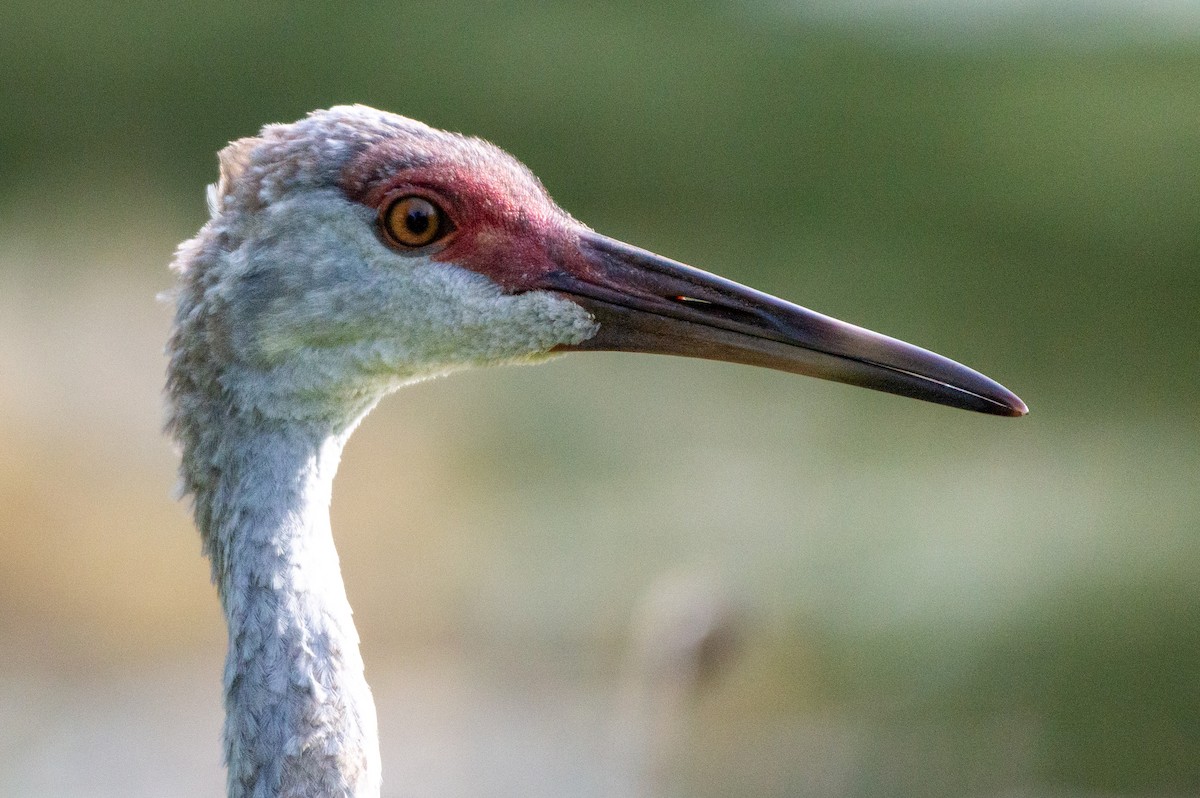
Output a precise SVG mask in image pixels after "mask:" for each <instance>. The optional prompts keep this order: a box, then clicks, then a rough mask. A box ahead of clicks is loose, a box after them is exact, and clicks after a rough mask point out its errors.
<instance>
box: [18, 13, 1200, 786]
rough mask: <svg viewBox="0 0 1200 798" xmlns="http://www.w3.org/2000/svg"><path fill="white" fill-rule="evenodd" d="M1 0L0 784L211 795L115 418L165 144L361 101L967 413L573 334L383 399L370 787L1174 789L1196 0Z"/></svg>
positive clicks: (349, 513)
mask: <svg viewBox="0 0 1200 798" xmlns="http://www.w3.org/2000/svg"><path fill="white" fill-rule="evenodd" d="M1197 8H1198V7H1197V6H1195V5H1193V4H1190V3H1180V2H1166V0H1164V1H1163V2H1157V3H1156V2H1147V3H1127V4H1125V3H1120V2H1117V1H1116V0H1113V2H1111V3H1104V2H1088V0H1061V1H1060V2H1049V0H1046V2H1037V1H1036V0H1029V1H1028V2H1002V1H1001V0H993V1H992V2H983V1H982V0H981V1H980V2H975V3H967V2H952V0H944V2H934V1H932V0H924V1H922V0H896V1H895V2H888V3H879V4H871V3H850V2H844V3H840V2H833V0H829V1H828V2H818V3H803V2H787V1H786V0H773V1H763V2H753V1H751V0H745V1H744V2H737V1H736V0H734V1H733V2H713V3H703V4H675V3H654V4H642V3H633V2H627V3H617V4H612V5H603V6H601V5H595V6H591V5H588V6H584V5H583V4H573V3H531V4H512V3H499V2H496V3H478V4H445V5H440V4H433V5H431V4H398V3H379V4H363V3H348V4H287V3H277V2H256V3H236V2H211V3H203V4H201V3H195V4H170V3H158V2H153V3H152V2H142V1H141V0H126V1H125V2H122V3H119V4H105V3H74V2H70V3H68V2H45V3H38V4H34V3H27V2H23V1H21V0H19V1H18V2H16V3H13V2H8V3H4V4H3V5H0V109H2V112H0V794H4V795H12V796H75V795H78V796H143V795H144V796H171V795H210V796H216V795H219V794H221V791H222V786H223V778H224V776H223V773H222V771H221V767H220V760H219V744H218V740H219V728H220V719H221V709H220V692H219V678H220V671H221V666H222V660H223V656H224V635H223V626H222V623H221V617H220V612H219V608H218V605H217V601H216V598H215V594H214V592H213V590H212V588H211V586H210V585H209V583H208V569H207V564H206V563H205V562H204V561H203V560H202V559H201V557H200V553H199V545H198V540H197V536H196V534H195V532H194V530H193V529H192V527H191V524H190V519H189V518H188V515H187V512H186V508H185V507H184V506H183V505H182V504H181V503H178V502H176V501H174V500H173V498H172V495H171V493H172V486H173V482H174V467H175V456H174V453H173V452H172V450H171V448H170V446H169V444H168V443H167V442H166V441H165V440H164V438H163V437H162V435H161V434H160V426H161V420H162V416H163V413H162V401H161V397H160V386H161V382H162V373H163V367H164V360H163V357H162V354H161V350H162V344H163V341H164V338H165V336H166V334H167V329H168V324H169V317H170V308H169V306H168V305H167V304H165V303H163V302H160V301H156V298H155V297H156V295H157V294H159V293H160V292H163V291H165V290H168V289H169V288H170V285H171V276H170V274H169V273H168V271H167V269H166V264H167V262H168V261H169V260H170V258H171V254H172V250H173V247H174V246H175V244H176V243H177V242H178V241H180V240H181V239H183V238H186V237H188V236H190V235H191V234H192V233H193V232H194V231H195V230H196V229H197V228H198V227H199V226H200V225H201V224H202V223H203V222H204V220H205V216H206V212H205V208H204V203H203V187H204V185H205V184H207V183H208V182H211V181H212V180H213V179H214V178H215V174H216V168H215V167H216V161H215V157H214V152H215V151H216V150H217V149H219V148H220V147H221V146H223V145H224V144H225V142H227V141H228V140H230V139H232V138H237V137H240V136H243V135H249V134H252V133H254V132H255V131H256V130H257V129H258V128H259V127H260V126H261V125H262V124H264V123H268V122H276V121H290V120H293V119H295V118H297V117H299V116H301V115H303V114H304V113H306V112H307V111H309V110H311V109H313V108H317V107H325V106H329V105H332V104H337V103H344V102H364V103H368V104H371V105H376V106H379V107H382V108H386V109H389V110H393V111H397V112H401V113H404V114H407V115H410V116H414V117H417V118H420V119H423V120H425V121H427V122H429V123H431V124H434V125H437V126H441V127H447V128H450V129H454V130H461V131H465V132H470V133H474V134H477V135H482V136H485V137H487V138H489V139H491V140H492V141H495V142H496V143H498V144H500V145H501V146H503V147H505V148H506V149H509V150H510V151H512V152H514V153H515V154H517V155H518V156H519V157H520V158H521V159H523V160H524V161H525V162H526V163H528V164H529V165H530V166H531V167H532V169H533V170H534V171H535V172H536V173H537V174H539V175H540V176H541V177H542V179H543V180H544V182H545V183H546V185H547V186H548V187H549V189H550V190H551V192H552V193H553V194H554V195H555V196H556V198H557V199H558V200H559V202H560V203H561V204H562V205H563V206H564V207H566V208H567V209H568V210H570V211H571V212H572V213H573V214H575V215H576V216H577V217H579V218H580V219H582V220H584V221H586V222H588V223H589V224H591V225H592V226H593V227H596V228H597V229H599V230H601V231H604V232H606V233H608V234H611V235H614V236H617V237H620V238H623V239H625V240H629V241H632V242H635V243H637V244H639V245H642V246H645V247H647V248H650V249H654V250H656V251H659V252H661V253H663V254H666V255H669V256H672V257H675V258H678V259H680V260H684V261H686V262H690V263H693V264H695V265H697V266H701V267H703V268H707V269H710V270H713V271H717V272H719V273H722V274H725V275H727V276H729V277H732V278H734V279H737V280H739V281H742V282H746V283H750V284H752V285H755V286H756V287H759V288H762V289H764V290H768V291H770V292H772V293H776V294H779V295H782V296H785V297H788V298H792V299H795V300H797V301H799V302H800V303H801V304H805V305H808V306H810V307H813V308H816V309H819V310H822V311H825V312H827V313H830V314H833V315H836V316H839V317H842V318H846V319H848V320H851V321H854V322H857V323H860V324H864V325H866V326H870V327H872V328H874V329H878V330H880V331H883V332H887V333H889V334H892V335H896V336H898V337H902V338H905V339H907V340H910V341H913V342H915V343H919V344H921V345H923V346H927V347H929V348H932V349H934V350H936V351H939V352H943V353H944V354H947V355H949V356H951V357H954V358H956V359H959V360H962V361H964V362H967V363H969V364H971V365H973V366H976V367H978V368H980V369H981V370H983V371H985V372H986V373H988V374H989V375H991V376H993V377H996V378H997V379H999V380H1001V381H1002V382H1004V383H1005V384H1007V385H1008V386H1010V387H1011V388H1013V389H1014V390H1016V391H1017V392H1018V393H1019V394H1020V395H1021V396H1022V397H1023V398H1024V399H1025V400H1026V401H1027V402H1028V403H1029V404H1030V406H1031V407H1032V409H1033V412H1032V415H1030V416H1029V417H1028V418H1025V419H1022V420H1007V419H997V418H991V417H982V416H975V415H971V414H967V413H962V412H956V411H951V410H947V409H945V408H940V407H935V406H931V405H925V404H921V403H917V402H911V401H905V400H901V399H898V398H896V397H889V396H882V395H876V394H872V393H870V392H866V391H860V390H856V389H851V388H847V387H844V386H838V385H832V384H827V383H820V382H817V381H813V380H806V379H801V378H797V377H792V376H789V375H783V374H777V373H771V372H765V371H763V372H760V371H755V370H752V369H746V368H739V367H736V366H729V365H724V364H713V363H701V362H695V361H683V360H675V359H670V358H651V357H642V356H632V355H627V356H608V355H580V356H575V357H572V358H566V359H563V360H560V361H557V362H555V363H553V364H551V365H548V366H544V367H539V368H514V369H500V370H493V371H484V372H477V373H470V374H463V375H458V376H455V377H453V378H448V379H444V380H440V381H435V382H432V383H427V384H423V385H420V386H417V387H415V388H412V389H409V390H406V391H404V392H403V393H402V394H400V395H398V396H397V397H394V398H392V399H391V400H389V401H387V402H385V403H384V404H383V405H382V406H381V407H380V408H379V409H378V410H377V411H376V412H375V414H374V415H373V416H372V417H370V418H369V419H368V420H367V421H366V423H365V424H364V425H363V427H362V428H361V430H360V432H359V433H358V434H357V435H356V436H355V438H354V440H353V441H352V442H351V443H350V445H349V447H348V449H347V451H346V456H345V460H344V464H343V467H342V471H341V475H340V477H339V480H338V485H337V489H336V491H335V496H334V505H333V517H334V528H335V530H336V534H337V538H338V544H339V547H340V550H341V553H342V561H343V567H344V571H345V577H346V580H347V584H348V590H349V593H350V597H351V601H352V603H353V604H354V606H355V608H356V617H357V619H358V621H359V624H360V628H361V632H362V636H363V648H364V656H365V658H366V662H367V668H368V676H369V677H370V679H371V681H372V683H373V685H374V688H375V692H376V695H377V698H378V701H379V712H380V719H381V734H382V739H383V749H384V750H383V753H384V759H385V781H386V786H385V794H386V795H389V796H409V795H414V796H415V795H437V796H467V795H472V796H539V795H551V794H556V795H561V794H567V795H580V796H616V795H643V796H668V795H670V796H683V795H688V796H730V795H745V796H796V795H811V796H962V795H976V796H987V795H1006V796H1013V795H1029V796H1043V795H1045V796H1066V795H1070V796H1093V795H1094V796H1099V795H1104V796H1118V795H1119V796H1166V795H1191V794H1196V793H1197V792H1200V413H1197V390H1198V389H1200V370H1198V369H1197V355H1198V354H1200V321H1198V319H1197V311H1198V309H1200V269H1198V268H1197V267H1198V266H1200V224H1197V221H1198V219H1197V217H1198V211H1200V146H1198V144H1200V141H1198V133H1200V11H1198V10H1197Z"/></svg>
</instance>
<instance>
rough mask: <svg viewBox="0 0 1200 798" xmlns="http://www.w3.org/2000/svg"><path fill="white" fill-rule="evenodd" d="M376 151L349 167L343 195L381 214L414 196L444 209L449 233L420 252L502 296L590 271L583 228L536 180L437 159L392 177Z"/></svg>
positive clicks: (513, 171)
mask: <svg viewBox="0 0 1200 798" xmlns="http://www.w3.org/2000/svg"><path fill="white" fill-rule="evenodd" d="M377 149H378V148H373V149H371V150H368V151H367V152H365V153H363V154H362V155H361V156H359V157H358V158H356V159H355V160H354V161H353V162H351V164H350V166H349V167H348V168H347V169H346V172H345V173H344V176H343V179H342V187H343V189H344V190H345V191H346V193H347V195H348V196H349V197H350V198H351V199H352V200H354V201H356V202H359V203H361V204H363V205H366V206H367V207H369V208H371V209H373V210H375V211H376V213H378V214H380V215H382V214H383V212H384V211H385V210H386V209H387V208H388V207H389V206H390V205H391V204H392V202H394V201H395V200H396V199H398V198H400V197H403V196H419V197H423V198H424V199H427V200H429V201H430V202H432V203H433V204H434V205H436V206H437V207H438V208H440V209H441V211H442V213H443V214H444V216H445V218H444V221H445V222H448V223H449V226H450V227H451V232H450V233H449V234H447V235H445V236H443V237H442V238H440V239H438V240H437V241H435V242H433V243H431V244H428V245H426V246H424V247H418V248H416V249H408V248H406V247H403V246H402V245H399V244H396V243H394V242H391V241H388V239H387V238H386V237H384V236H383V235H382V233H381V238H383V240H384V241H385V242H387V243H388V245H389V246H391V247H393V248H394V249H396V250H397V251H401V252H425V253H429V254H430V255H431V256H432V258H433V259H434V260H437V261H444V262H448V263H453V264H455V265H457V266H461V267H464V268H467V269H470V270H472V271H475V272H478V273H479V274H482V275H485V276H487V277H489V278H490V279H492V280H494V281H495V282H496V283H498V284H499V285H500V287H501V288H502V289H503V290H504V291H505V292H506V293H520V292H523V291H529V290H532V289H536V288H538V287H539V284H540V281H541V278H542V277H543V276H544V275H546V274H547V273H549V272H551V271H564V270H566V271H571V272H573V273H576V274H581V275H582V274H586V273H589V272H590V271H591V268H592V267H591V264H590V263H589V261H588V260H587V259H586V258H585V257H584V255H583V253H582V252H581V251H580V249H579V236H578V232H577V231H578V230H579V229H580V227H581V226H580V225H579V223H578V222H576V221H575V220H574V219H572V218H571V217H570V216H568V215H567V214H566V212H564V211H563V210H562V209H561V208H559V207H558V206H557V205H556V204H555V203H554V201H553V200H551V199H550V197H549V196H548V195H547V194H546V191H545V189H543V188H542V186H541V184H540V183H539V182H538V181H537V179H536V178H535V177H533V176H532V175H531V174H529V173H528V172H527V171H525V170H524V169H523V167H519V166H516V165H515V164H514V165H510V164H508V163H505V162H503V161H501V162H499V163H494V164H491V163H488V164H484V165H483V168H481V164H480V163H479V162H477V161H471V162H466V163H464V162H461V161H459V160H450V159H436V160H435V161H434V162H433V163H432V164H429V165H413V166H401V167H400V168H398V169H396V170H394V171H390V170H388V169H387V165H386V164H387V161H388V160H390V158H389V155H390V153H388V152H387V151H386V150H383V151H382V152H377V151H376V150H377Z"/></svg>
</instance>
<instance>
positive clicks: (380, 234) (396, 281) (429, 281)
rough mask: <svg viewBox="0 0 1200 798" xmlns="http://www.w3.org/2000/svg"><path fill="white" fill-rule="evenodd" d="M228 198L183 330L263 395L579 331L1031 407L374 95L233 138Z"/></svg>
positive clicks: (482, 355) (970, 401) (983, 406)
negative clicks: (611, 228)
mask: <svg viewBox="0 0 1200 798" xmlns="http://www.w3.org/2000/svg"><path fill="white" fill-rule="evenodd" d="M210 207H211V211H212V219H211V221H210V222H209V223H208V224H207V225H206V226H205V228H204V229H203V230H202V231H201V232H200V234H199V235H198V236H197V237H196V238H195V239H193V240H191V241H189V242H186V243H185V244H184V245H182V246H181V248H180V252H179V254H178V255H177V258H176V267H177V269H178V270H179V271H180V272H181V274H182V283H181V296H180V302H179V310H178V316H177V330H179V329H183V328H189V330H190V334H191V335H192V336H193V337H194V336H196V335H197V334H199V335H200V337H201V338H202V339H204V341H205V345H206V346H207V347H208V348H209V349H211V350H212V351H211V353H210V354H209V355H207V357H209V358H212V357H214V356H215V357H218V358H219V359H220V361H221V364H220V376H219V380H220V382H221V385H222V388H223V389H224V390H227V391H231V392H240V394H241V395H240V397H239V401H240V403H241V404H243V405H252V406H254V407H256V408H257V409H258V410H259V411H261V412H263V413H265V414H266V415H287V416H296V415H306V414H314V413H316V414H329V413H335V414H336V413H340V412H343V411H345V410H347V409H349V412H351V413H359V414H361V411H362V410H364V409H365V408H367V407H369V406H370V405H371V404H373V402H374V401H375V400H377V399H378V397H379V396H382V395H383V394H384V393H386V392H387V391H388V390H390V389H392V388H394V387H396V386H398V385H400V384H403V383H404V382H408V381H412V380H415V379H420V378H423V377H427V376H432V375H435V374H440V373H445V372H448V371H452V370H455V369H458V368H463V367H467V366H472V365H483V364H490V363H499V362H514V361H522V360H533V359H540V358H544V357H546V356H549V355H553V354H556V353H561V352H567V351H583V350H607V351H634V352H654V353H664V354H675V355H684V356H690V357H699V358H708V359H715V360H726V361H733V362H738V363H745V364H750V365H757V366H765V367H768V368H773V369H779V370H783V371H789V372H794V373H799V374H807V375H811V376H816V377H821V378H824V379H829V380H835V381H838V382H844V383H850V384H853V385H859V386H863V387H867V388H872V389H875V390H880V391H887V392H890V393H895V394H900V395H904V396H910V397H914V398H917V399H923V400H926V401H930V402H936V403H939V404H943V405H949V406H953V407H959V408H964V409H968V410H975V411H979V412H983V413H990V414H995V415H1004V416H1019V415H1024V414H1025V413H1026V412H1027V410H1026V407H1025V405H1024V403H1023V402H1022V401H1021V400H1020V399H1019V398H1017V396H1016V395H1014V394H1013V393H1011V392H1010V391H1008V390H1007V389H1005V388H1004V387H1003V386H1001V385H999V384H998V383H996V382H994V381H992V380H991V379H989V378H987V377H985V376H983V375H982V374H980V373H978V372H976V371H974V370H972V369H970V368H967V367H966V366H963V365H960V364H958V363H955V362H954V361H952V360H949V359H947V358H944V357H941V356H940V355H936V354H934V353H932V352H929V351H927V350H924V349H921V348H919V347H916V346H912V345H910V344H907V343H904V342H902V341H899V340H896V339H893V338H889V337H887V336H884V335H880V334H878V333H874V332H870V331H868V330H865V329H863V328H860V327H856V326H854V325H851V324H847V323H844V322H841V321H837V320H835V319H833V318H830V317H828V316H824V315H822V314H820V313H816V312H814V311H810V310H807V309H805V308H802V307H800V306H798V305H794V304H791V303H789V302H785V301H783V300H781V299H777V298H775V297H772V296H769V295H767V294H764V293H761V292H759V291H755V290H753V289H751V288H747V287H745V286H742V285H739V284H737V283H734V282H732V281H730V280H726V279H724V278H721V277H718V276H716V275H713V274H709V273H707V272H703V271H700V270H698V269H694V268H691V267H689V266H686V265H684V264H682V263H678V262H676V261H672V260H669V259H667V258H663V257H660V256H658V255H655V254H653V253H650V252H647V251H645V250H642V249H639V248H637V247H633V246H630V245H628V244H625V243H622V242H619V241H616V240H614V239H611V238H608V237H606V236H603V235H600V234H598V233H596V232H594V231H592V230H590V229H589V228H587V227H586V226H584V225H583V224H581V223H580V222H578V221H576V220H575V219H573V218H572V217H571V216H570V215H569V214H567V213H566V212H565V211H563V210H562V209H561V208H559V207H558V205H557V204H555V202H554V201H553V200H552V199H551V198H550V196H549V194H548V193H547V192H546V190H545V189H544V188H543V187H542V184H541V183H540V182H539V181H538V179H537V178H536V177H534V175H533V174H532V173H531V172H530V171H529V170H528V169H527V168H525V167H524V166H523V165H522V164H521V163H519V162H518V161H517V160H516V159H514V158H513V157H512V156H510V155H508V154H507V153H505V152H504V151H502V150H500V149H499V148H497V147H495V146H493V145H491V144H488V143H486V142H483V141H481V140H479V139H474V138H468V137H465V136H460V135H457V134H453V133H446V132H443V131H439V130H435V129H433V128H430V127H428V126H426V125H423V124H421V123H419V122H415V121H413V120H409V119H406V118H403V117H399V116H395V115H392V114H388V113H384V112H381V111H376V110H374V109H371V108H366V107H364V106H342V107H336V108H332V109H330V110H327V111H318V112H315V113H313V114H311V115H310V116H308V117H307V118H305V119H303V120H301V121H299V122H296V123H294V124H291V125H272V126H268V127H266V128H264V129H263V131H262V133H261V134H260V135H259V136H258V137H254V138H249V139H242V140H240V141H237V142H234V143H233V144H231V145H230V146H229V147H228V148H226V149H225V150H224V151H223V152H222V153H221V179H220V182H219V183H218V184H217V185H216V186H214V187H213V188H212V189H211V190H210ZM182 346H185V342H184V341H183V336H182V335H181V334H180V333H179V332H177V338H176V341H175V343H174V344H173V348H174V349H179V348H180V347H182Z"/></svg>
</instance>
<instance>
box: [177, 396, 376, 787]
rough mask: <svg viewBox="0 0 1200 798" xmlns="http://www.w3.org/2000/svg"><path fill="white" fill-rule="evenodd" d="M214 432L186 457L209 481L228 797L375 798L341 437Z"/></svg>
mask: <svg viewBox="0 0 1200 798" xmlns="http://www.w3.org/2000/svg"><path fill="white" fill-rule="evenodd" d="M224 421H225V424H224V427H223V430H222V434H221V435H220V437H219V438H217V439H215V440H209V441H207V442H206V443H207V444H208V445H207V446H201V447H200V448H201V449H202V450H205V449H206V450H207V451H204V452H203V453H201V452H199V451H195V450H193V451H192V452H190V454H191V455H193V456H197V455H200V456H202V457H203V460H204V461H205V462H206V463H208V464H210V465H209V469H210V470H209V474H211V475H212V477H213V479H212V480H211V481H209V480H204V484H203V485H197V486H196V490H195V500H196V507H195V509H196V516H197V523H198V524H199V525H200V527H201V533H202V536H203V538H204V541H205V549H206V551H207V552H208V554H209V556H210V558H211V560H212V566H213V579H214V581H215V582H216V583H217V587H218V590H219V592H220V596H221V604H222V607H223V609H224V612H225V617H226V621H227V624H228V629H229V653H228V658H227V660H226V666H225V678H224V686H225V708H226V720H225V731H224V739H225V756H226V764H227V766H228V769H229V795H230V796H231V798H249V796H260V795H270V796H309V795H322V796H345V797H346V798H351V797H353V798H367V796H370V797H371V798H375V797H376V796H378V795H379V784H380V779H379V750H378V740H377V736H376V735H377V733H376V721H375V706H374V702H373V700H372V698H371V693H370V690H369V688H368V687H367V682H366V679H365V677H364V675H363V663H362V658H361V656H360V654H359V647H358V633H357V631H356V630H355V628H354V622H353V619H352V617H351V611H350V604H349V602H348V601H347V599H346V591H345V586H344V584H343V582H342V576H341V570H340V566H339V563H338V555H337V550H336V549H335V548H334V543H333V535H332V531H331V529H330V524H329V502H330V495H331V489H332V485H333V478H334V475H335V473H336V471H337V466H338V462H339V460H340V458H341V451H342V446H343V444H344V443H345V440H346V438H347V437H348V436H349V430H344V431H331V430H330V429H328V428H327V427H326V426H323V425H321V424H319V423H311V424H310V423H305V422H297V421H296V420H294V419H290V420H286V421H285V420H278V419H264V418H263V417H262V416H259V415H257V414H254V415H240V414H232V416H225V418H224ZM187 454H189V453H188V452H185V456H186V455H187ZM192 465H195V463H193V464H192Z"/></svg>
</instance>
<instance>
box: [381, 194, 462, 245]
mask: <svg viewBox="0 0 1200 798" xmlns="http://www.w3.org/2000/svg"><path fill="white" fill-rule="evenodd" d="M381 219H382V221H383V232H384V234H385V235H386V236H387V237H388V240H390V241H392V242H393V243H395V244H399V245H400V246H402V247H409V248H414V247H423V246H426V245H427V244H432V243H433V242H434V241H437V240H438V239H439V238H443V237H445V236H446V235H447V234H449V233H450V231H451V230H453V229H454V227H453V225H451V224H450V221H449V220H448V219H446V215H445V214H444V213H442V209H441V208H439V207H438V206H437V205H434V204H433V203H432V202H430V201H429V200H427V199H425V198H424V197H418V196H415V195H412V194H409V195H406V196H403V197H397V198H396V199H395V200H393V201H392V202H391V203H389V204H388V205H387V207H385V208H384V211H383V214H382V215H381Z"/></svg>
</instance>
